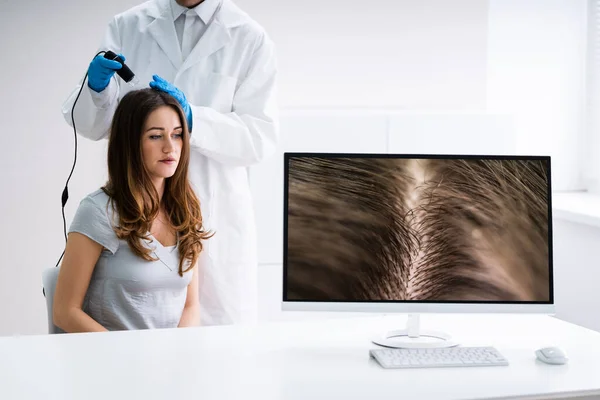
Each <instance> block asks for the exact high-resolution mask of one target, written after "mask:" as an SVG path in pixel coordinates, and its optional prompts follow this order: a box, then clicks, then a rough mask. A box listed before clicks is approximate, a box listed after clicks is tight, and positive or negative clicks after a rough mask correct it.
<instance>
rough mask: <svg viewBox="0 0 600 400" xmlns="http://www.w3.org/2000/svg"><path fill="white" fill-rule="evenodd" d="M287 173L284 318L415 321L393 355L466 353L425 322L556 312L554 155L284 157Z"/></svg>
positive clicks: (393, 338)
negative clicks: (289, 314)
mask: <svg viewBox="0 0 600 400" xmlns="http://www.w3.org/2000/svg"><path fill="white" fill-rule="evenodd" d="M284 172H285V173H284V192H285V193H284V230H283V234H284V240H283V243H284V249H283V256H284V257H283V304H282V309H283V310H299V311H355V312H376V313H393V312H398V313H406V314H409V319H408V326H407V329H404V330H401V331H393V332H390V333H388V334H386V335H383V336H382V337H381V338H379V339H375V340H374V342H375V343H378V344H380V345H384V346H391V347H421V346H426V347H445V346H453V345H456V343H455V342H453V341H452V340H450V336H449V335H448V334H446V333H443V332H425V331H423V332H421V331H419V319H418V314H419V313H472V312H479V313H501V312H503V313H545V314H552V313H554V293H553V281H552V272H553V271H552V205H551V193H552V190H551V175H550V157H548V156H506V155H503V156H499V155H423V154H355V153H351V154H338V153H336V154H332V153H285V154H284ZM402 336H408V339H407V340H405V341H404V342H402V341H398V337H402ZM420 336H430V337H433V338H438V339H441V340H435V341H429V342H423V341H414V340H412V339H411V338H416V337H420Z"/></svg>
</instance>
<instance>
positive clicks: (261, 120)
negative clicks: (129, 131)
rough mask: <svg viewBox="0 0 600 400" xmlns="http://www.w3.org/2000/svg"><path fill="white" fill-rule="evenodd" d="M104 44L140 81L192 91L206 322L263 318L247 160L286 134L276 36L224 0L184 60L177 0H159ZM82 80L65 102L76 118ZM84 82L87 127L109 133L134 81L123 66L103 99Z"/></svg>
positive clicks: (126, 19)
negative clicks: (205, 236) (280, 114)
mask: <svg viewBox="0 0 600 400" xmlns="http://www.w3.org/2000/svg"><path fill="white" fill-rule="evenodd" d="M99 50H112V51H114V52H115V53H116V54H119V53H121V54H123V55H124V56H125V57H126V64H127V65H128V66H129V67H130V68H131V70H132V71H133V72H134V73H135V74H136V76H137V77H138V78H139V79H140V86H143V87H148V83H149V82H150V81H151V80H152V75H153V74H157V75H160V76H161V77H163V78H164V79H166V80H167V81H169V82H171V83H173V84H174V85H175V86H176V87H178V88H179V89H181V90H182V91H183V92H184V93H185V95H186V97H187V99H188V101H189V103H190V105H191V108H192V114H193V132H192V137H191V149H192V151H191V157H190V175H189V176H190V180H191V183H192V186H193V187H194V190H195V192H196V193H197V195H198V197H199V199H200V202H201V208H202V214H203V219H204V223H205V227H206V228H207V229H209V230H213V231H214V232H216V233H215V236H213V237H212V238H211V239H209V240H207V241H206V245H205V249H206V252H205V253H204V254H203V257H202V262H201V263H200V266H201V268H200V271H199V272H200V274H199V276H200V305H201V320H202V324H203V325H222V324H232V323H247V322H249V323H251V322H253V321H255V319H256V307H257V288H256V285H257V243H256V227H255V219H254V211H253V205H252V198H251V192H250V187H249V182H248V168H247V167H249V166H251V165H253V164H256V163H258V162H260V161H261V160H263V159H265V157H267V156H269V155H271V154H272V153H274V151H275V149H276V146H277V143H278V140H279V128H278V123H277V106H276V94H275V79H276V69H277V68H276V60H275V53H274V45H273V43H272V41H271V40H270V39H269V38H268V36H267V35H266V34H265V32H264V31H263V29H262V28H261V27H260V26H259V25H258V24H257V23H256V22H254V21H253V20H252V19H250V17H249V16H248V15H247V14H245V13H244V12H243V11H241V10H240V9H239V8H237V7H236V6H235V5H234V4H233V3H232V2H231V1H230V0H224V3H223V5H222V7H221V10H220V11H219V13H218V14H217V16H216V17H215V20H214V22H213V23H212V24H211V25H210V26H209V27H208V28H207V30H206V31H205V32H204V34H203V35H202V38H201V39H200V41H199V42H198V44H197V45H196V46H195V47H194V49H193V50H192V52H191V53H190V55H189V57H188V58H187V59H186V60H182V58H181V50H180V46H179V42H178V39H177V34H176V32H175V27H174V23H173V20H172V18H171V12H170V5H169V0H151V1H149V2H146V3H143V4H141V5H139V6H137V7H134V8H132V9H130V10H128V11H125V12H124V13H122V14H119V15H117V16H115V17H114V19H113V20H112V21H111V22H110V23H109V26H108V29H107V31H106V34H105V37H104V40H103V42H102V45H101V46H100V47H99ZM94 55H95V53H94V54H90V61H91V59H92V58H93V56H94ZM81 84H82V83H81V82H80V84H79V85H78V86H77V87H76V88H75V89H74V90H73V92H72V93H71V95H70V96H69V98H68V99H67V101H66V102H65V104H64V105H63V115H64V117H65V119H66V121H67V122H68V123H69V125H72V124H71V108H72V106H73V101H74V100H75V97H76V96H77V93H78V91H79V89H80V87H81ZM84 85H85V86H84V88H83V90H82V92H81V95H80V97H79V99H78V100H77V104H76V107H75V112H74V117H75V126H76V128H77V131H78V133H79V134H81V135H83V136H84V137H86V138H89V139H92V140H100V139H103V138H107V137H108V129H109V126H110V122H111V119H112V116H113V114H114V111H115V109H116V106H117V104H118V100H120V99H121V98H122V97H123V96H124V95H125V93H127V92H128V91H129V90H132V88H130V87H129V86H128V85H127V84H126V83H125V82H124V81H123V80H122V79H121V78H120V77H118V75H117V74H115V75H114V77H113V78H112V79H111V82H110V84H109V87H108V88H107V89H105V91H103V92H102V93H103V95H104V97H105V100H106V102H105V104H101V103H99V102H98V99H97V98H98V96H96V101H94V97H93V96H92V93H91V91H90V89H89V88H88V86H87V82H85V83H84Z"/></svg>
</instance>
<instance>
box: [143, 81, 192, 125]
mask: <svg viewBox="0 0 600 400" xmlns="http://www.w3.org/2000/svg"><path fill="white" fill-rule="evenodd" d="M152 79H153V80H152V81H151V82H150V87H151V88H152V89H157V90H160V91H163V92H165V93H167V94H170V95H171V96H173V97H174V98H175V99H176V100H177V101H178V102H179V104H180V105H181V108H183V112H184V113H185V115H186V117H187V124H188V130H189V131H190V132H191V131H192V108H191V107H190V105H189V103H188V101H187V99H186V98H185V94H183V92H182V91H181V90H179V89H178V88H176V87H175V86H173V85H172V84H171V83H169V82H168V81H166V80H164V79H163V78H161V77H160V76H158V75H153V76H152Z"/></svg>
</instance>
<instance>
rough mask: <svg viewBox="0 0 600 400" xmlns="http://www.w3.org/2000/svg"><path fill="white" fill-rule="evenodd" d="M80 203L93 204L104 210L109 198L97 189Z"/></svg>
mask: <svg viewBox="0 0 600 400" xmlns="http://www.w3.org/2000/svg"><path fill="white" fill-rule="evenodd" d="M81 202H82V203H93V204H94V205H96V206H99V207H101V208H105V207H106V206H107V205H108V204H109V202H110V197H109V196H108V195H107V194H106V193H105V192H104V190H102V189H97V190H94V191H93V192H91V193H89V194H88V195H87V196H85V197H84V198H83V199H82V200H81Z"/></svg>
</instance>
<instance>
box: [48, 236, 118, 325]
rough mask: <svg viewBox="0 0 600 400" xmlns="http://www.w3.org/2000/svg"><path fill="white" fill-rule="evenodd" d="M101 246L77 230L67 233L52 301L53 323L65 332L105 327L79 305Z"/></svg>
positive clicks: (81, 303) (81, 302)
mask: <svg viewBox="0 0 600 400" xmlns="http://www.w3.org/2000/svg"><path fill="white" fill-rule="evenodd" d="M102 248H103V247H102V245H100V244H98V243H97V242H95V241H93V240H92V239H90V238H88V237H87V236H85V235H83V234H81V233H77V232H72V233H69V236H68V239H67V246H66V249H65V257H64V260H63V262H62V264H61V267H60V272H59V274H58V281H57V283H56V290H55V294H54V304H53V320H54V325H56V326H58V327H59V328H61V329H62V330H64V331H65V332H69V333H74V332H106V331H107V329H106V328H104V327H103V326H102V325H100V324H99V323H98V322H96V321H95V320H94V319H92V317H90V316H89V315H87V314H86V313H85V312H84V311H83V309H82V305H83V300H84V298H85V294H86V292H87V290H88V286H89V284H90V279H91V277H92V273H93V272H94V267H95V266H96V261H98V258H99V257H100V253H101V252H102Z"/></svg>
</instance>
